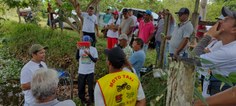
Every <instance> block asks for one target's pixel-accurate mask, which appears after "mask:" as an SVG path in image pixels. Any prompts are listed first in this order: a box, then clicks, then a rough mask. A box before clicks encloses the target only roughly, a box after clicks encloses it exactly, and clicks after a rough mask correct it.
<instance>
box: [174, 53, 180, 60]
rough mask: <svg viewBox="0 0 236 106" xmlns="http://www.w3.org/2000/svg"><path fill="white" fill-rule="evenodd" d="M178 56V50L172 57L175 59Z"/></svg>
mask: <svg viewBox="0 0 236 106" xmlns="http://www.w3.org/2000/svg"><path fill="white" fill-rule="evenodd" d="M178 57H179V52H178V51H175V53H174V56H173V58H174V59H177V58H178Z"/></svg>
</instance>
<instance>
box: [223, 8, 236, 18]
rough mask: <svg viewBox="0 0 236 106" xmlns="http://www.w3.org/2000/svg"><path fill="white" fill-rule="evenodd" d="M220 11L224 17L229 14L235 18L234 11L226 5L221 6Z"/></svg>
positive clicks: (235, 12)
mask: <svg viewBox="0 0 236 106" xmlns="http://www.w3.org/2000/svg"><path fill="white" fill-rule="evenodd" d="M221 13H222V15H223V16H224V17H226V16H230V17H233V18H235V19H236V11H231V10H229V9H228V8H227V7H223V8H222V10H221Z"/></svg>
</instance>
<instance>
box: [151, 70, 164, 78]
mask: <svg viewBox="0 0 236 106" xmlns="http://www.w3.org/2000/svg"><path fill="white" fill-rule="evenodd" d="M163 75H165V73H164V72H163V71H162V69H160V68H158V69H153V77H154V78H160V77H161V76H163Z"/></svg>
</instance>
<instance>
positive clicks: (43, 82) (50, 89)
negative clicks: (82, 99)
mask: <svg viewBox="0 0 236 106" xmlns="http://www.w3.org/2000/svg"><path fill="white" fill-rule="evenodd" d="M58 82H59V79H58V74H57V72H56V71H55V70H52V69H46V68H41V69H38V70H37V71H36V73H35V74H34V75H33V78H32V83H31V91H32V94H33V96H34V97H35V99H36V103H35V104H34V105H33V106H76V105H75V103H74V102H73V101H72V100H65V101H58V100H57V99H56V97H57V96H56V91H57V87H58Z"/></svg>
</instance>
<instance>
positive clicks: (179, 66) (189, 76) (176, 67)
mask: <svg viewBox="0 0 236 106" xmlns="http://www.w3.org/2000/svg"><path fill="white" fill-rule="evenodd" d="M194 82H195V72H194V66H193V65H190V64H188V63H186V62H182V61H178V62H176V61H172V62H170V67H169V71H168V79H167V98H166V106H191V105H192V101H193V94H194Z"/></svg>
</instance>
